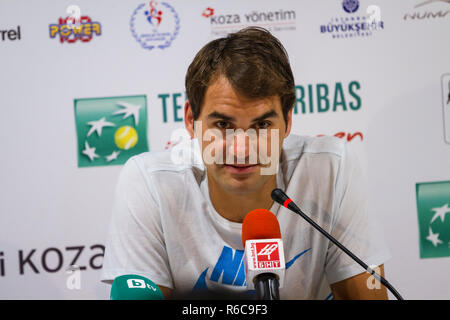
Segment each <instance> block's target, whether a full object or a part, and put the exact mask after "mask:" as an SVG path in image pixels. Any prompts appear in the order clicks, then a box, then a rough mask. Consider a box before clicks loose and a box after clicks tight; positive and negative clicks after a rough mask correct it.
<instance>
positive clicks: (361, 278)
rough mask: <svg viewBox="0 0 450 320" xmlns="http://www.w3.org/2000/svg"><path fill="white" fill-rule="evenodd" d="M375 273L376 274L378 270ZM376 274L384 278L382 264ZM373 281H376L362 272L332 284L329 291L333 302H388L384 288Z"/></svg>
mask: <svg viewBox="0 0 450 320" xmlns="http://www.w3.org/2000/svg"><path fill="white" fill-rule="evenodd" d="M376 269H378V268H376ZM376 271H377V272H378V270H376ZM378 273H379V274H380V275H381V276H382V277H384V265H383V264H382V265H380V266H379V272H378ZM369 278H370V279H369ZM375 281H377V280H375V279H374V277H373V276H371V275H370V274H369V273H367V272H364V273H361V274H358V275H356V276H353V277H351V278H348V279H345V280H342V281H339V282H336V283H333V284H332V285H331V291H332V292H333V296H334V299H335V300H388V295H387V290H386V287H385V286H383V285H382V284H381V283H379V282H378V281H377V282H378V283H375ZM370 288H372V289H370Z"/></svg>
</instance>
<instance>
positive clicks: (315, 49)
mask: <svg viewBox="0 0 450 320" xmlns="http://www.w3.org/2000/svg"><path fill="white" fill-rule="evenodd" d="M449 10H450V3H449V1H426V0H404V1H388V0H374V1H369V0H359V1H358V0H352V1H351V0H346V1H342V0H321V1H286V0H279V1H263V0H258V1H237V0H228V1H212V0H208V1H206V0H205V1H203V0H198V1H180V0H164V1H158V2H155V1H151V2H149V1H139V0H136V1H105V0H101V1H72V0H71V1H49V0H47V1H23V0H14V1H13V0H0V74H1V78H0V106H1V109H0V110H1V118H0V142H1V150H2V151H1V157H0V175H1V176H0V186H1V190H0V191H1V192H0V212H1V215H0V298H2V299H22V298H26V299H108V298H109V289H110V287H109V286H108V285H106V284H103V283H101V282H100V281H99V277H100V272H101V266H102V262H103V253H104V245H105V242H106V237H107V231H108V224H109V220H110V217H111V207H112V200H113V194H114V187H115V183H116V181H117V177H118V174H119V172H120V170H121V168H122V165H123V163H124V162H125V161H126V160H127V159H128V158H129V157H131V156H132V155H134V154H137V153H141V152H145V151H148V150H150V151H158V150H164V149H170V148H172V147H173V146H174V145H176V144H177V143H178V142H179V135H177V134H176V133H179V132H180V130H181V129H180V128H183V105H184V101H185V98H186V96H185V89H184V76H185V73H186V69H187V67H188V65H189V63H190V62H191V61H192V59H193V57H194V55H195V54H196V52H197V51H198V50H199V49H200V48H201V47H202V46H203V45H204V44H206V43H207V42H209V41H210V40H212V39H215V38H218V37H222V36H224V35H226V34H227V33H229V32H232V31H236V30H239V29H241V28H243V27H245V26H250V25H256V26H262V27H265V28H267V29H268V30H270V31H271V32H273V34H274V35H275V36H277V37H278V38H279V39H280V40H281V41H282V42H283V44H284V45H285V47H286V49H287V51H288V53H289V57H290V61H291V64H292V68H293V72H294V76H295V81H296V95H297V101H296V106H295V109H294V115H293V128H292V132H293V133H296V134H302V135H309V136H317V135H335V136H337V137H339V138H341V139H344V140H346V141H348V143H349V144H351V145H353V146H354V148H355V149H357V151H358V153H359V155H360V158H361V159H362V162H363V163H364V165H365V167H366V170H367V177H368V181H369V184H368V189H369V191H370V192H369V194H370V196H369V199H368V208H369V210H370V211H371V212H372V213H373V214H375V215H376V216H377V217H378V220H379V221H380V222H381V224H382V227H383V230H384V233H385V237H386V241H387V243H388V245H389V247H390V250H391V253H392V259H391V260H389V261H387V262H386V264H385V268H386V277H387V278H388V279H389V281H390V282H391V283H392V284H393V285H394V286H395V287H396V288H397V289H398V290H399V291H400V292H401V293H402V295H403V296H404V297H405V298H406V299H448V298H450V277H449V271H450V214H449V212H450V209H449V205H450V167H449V159H450V101H449V100H450V96H449V95H450V88H449V87H450V41H449V38H450V11H449ZM174 196H176V195H174ZM219 281H220V279H219ZM391 298H392V297H391Z"/></svg>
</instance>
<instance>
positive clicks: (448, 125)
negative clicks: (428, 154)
mask: <svg viewBox="0 0 450 320" xmlns="http://www.w3.org/2000/svg"><path fill="white" fill-rule="evenodd" d="M441 82H442V109H443V115H444V140H445V142H447V143H449V144H450V73H447V74H443V75H442V77H441Z"/></svg>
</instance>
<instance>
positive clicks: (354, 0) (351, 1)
mask: <svg viewBox="0 0 450 320" xmlns="http://www.w3.org/2000/svg"><path fill="white" fill-rule="evenodd" d="M342 7H343V8H344V10H345V12H348V13H353V12H356V10H358V8H359V1H358V0H344V1H342Z"/></svg>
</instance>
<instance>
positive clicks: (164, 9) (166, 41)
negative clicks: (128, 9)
mask: <svg viewBox="0 0 450 320" xmlns="http://www.w3.org/2000/svg"><path fill="white" fill-rule="evenodd" d="M130 30H131V34H132V35H133V37H134V38H135V39H136V41H137V42H139V44H140V45H141V46H142V48H144V49H148V50H152V49H154V48H160V49H165V48H167V47H169V46H170V45H171V44H172V41H173V40H174V39H175V38H176V36H177V35H178V33H179V31H180V19H179V18H178V14H177V12H176V11H175V9H174V8H173V7H172V6H171V5H169V4H168V3H167V2H161V3H158V2H156V1H153V0H152V1H150V2H149V3H141V4H140V5H139V6H138V7H137V8H136V9H135V10H134V11H133V14H132V16H131V20H130Z"/></svg>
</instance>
